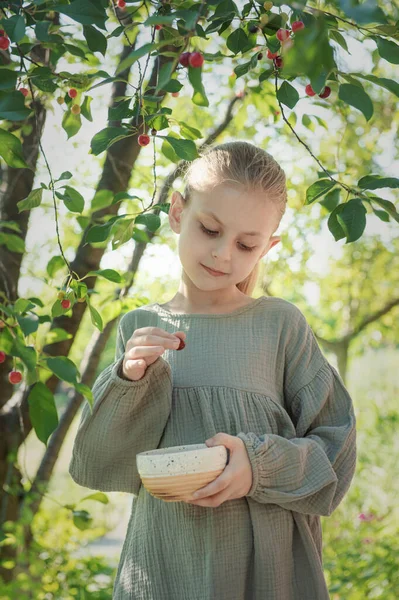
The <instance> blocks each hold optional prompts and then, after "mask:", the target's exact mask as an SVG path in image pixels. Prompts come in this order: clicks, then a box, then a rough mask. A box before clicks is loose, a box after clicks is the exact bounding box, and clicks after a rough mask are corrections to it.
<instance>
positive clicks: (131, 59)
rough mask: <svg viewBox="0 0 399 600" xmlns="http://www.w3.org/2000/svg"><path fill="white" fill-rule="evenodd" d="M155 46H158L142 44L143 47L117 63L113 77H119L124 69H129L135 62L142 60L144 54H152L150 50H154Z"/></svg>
mask: <svg viewBox="0 0 399 600" xmlns="http://www.w3.org/2000/svg"><path fill="white" fill-rule="evenodd" d="M157 46H158V44H144V46H141V48H137V49H136V50H132V52H131V53H130V54H128V56H127V57H126V58H125V59H124V60H122V62H121V63H119V65H118V67H117V69H116V71H115V75H119V74H120V73H122V71H125V69H128V68H129V67H131V66H132V65H133V64H134V63H135V62H136V61H137V60H139V58H142V57H143V56H145V55H146V54H149V53H150V52H152V50H156V48H157Z"/></svg>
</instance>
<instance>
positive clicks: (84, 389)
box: [75, 383, 94, 408]
mask: <svg viewBox="0 0 399 600" xmlns="http://www.w3.org/2000/svg"><path fill="white" fill-rule="evenodd" d="M75 390H76V391H77V392H79V394H82V396H84V397H85V398H86V400H87V401H88V403H89V405H90V407H91V408H93V403H94V396H93V392H92V391H91V389H90V388H89V386H87V385H85V384H84V383H77V384H75Z"/></svg>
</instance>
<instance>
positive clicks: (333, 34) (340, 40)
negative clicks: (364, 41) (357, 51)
mask: <svg viewBox="0 0 399 600" xmlns="http://www.w3.org/2000/svg"><path fill="white" fill-rule="evenodd" d="M329 35H330V38H331V39H332V40H334V42H337V44H339V45H340V46H341V48H343V49H344V50H345V51H346V52H348V54H351V53H350V52H349V49H348V44H347V43H346V39H345V38H344V36H343V35H342V34H341V33H340V32H339V31H337V30H336V29H330V31H329Z"/></svg>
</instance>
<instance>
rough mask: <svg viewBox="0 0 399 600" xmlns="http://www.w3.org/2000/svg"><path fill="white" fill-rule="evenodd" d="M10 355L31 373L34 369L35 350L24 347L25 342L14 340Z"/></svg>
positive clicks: (18, 339) (30, 347)
mask: <svg viewBox="0 0 399 600" xmlns="http://www.w3.org/2000/svg"><path fill="white" fill-rule="evenodd" d="M10 354H11V356H16V357H17V358H20V359H21V360H22V362H23V363H24V364H25V365H26V368H27V369H28V371H30V372H32V371H34V370H35V369H36V363H37V354H36V350H35V349H34V348H33V347H32V346H26V345H25V341H22V340H21V339H20V338H19V337H15V338H14V340H13V344H12V347H11V350H10Z"/></svg>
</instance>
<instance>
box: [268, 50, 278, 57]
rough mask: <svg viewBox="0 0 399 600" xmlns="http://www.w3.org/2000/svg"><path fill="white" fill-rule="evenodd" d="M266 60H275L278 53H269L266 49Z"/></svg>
mask: <svg viewBox="0 0 399 600" xmlns="http://www.w3.org/2000/svg"><path fill="white" fill-rule="evenodd" d="M266 56H267V58H277V56H278V52H270V50H269V48H268V49H267V53H266Z"/></svg>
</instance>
